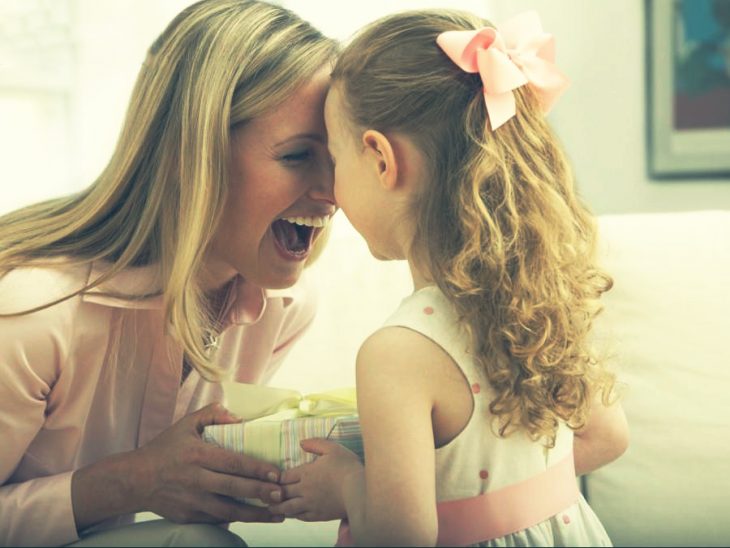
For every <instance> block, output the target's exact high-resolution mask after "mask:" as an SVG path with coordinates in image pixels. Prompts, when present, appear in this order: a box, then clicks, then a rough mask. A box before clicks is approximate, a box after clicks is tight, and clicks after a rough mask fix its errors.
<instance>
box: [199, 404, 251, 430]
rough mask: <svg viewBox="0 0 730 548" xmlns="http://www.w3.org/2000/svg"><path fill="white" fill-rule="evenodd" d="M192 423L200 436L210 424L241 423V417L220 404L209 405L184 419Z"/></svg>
mask: <svg viewBox="0 0 730 548" xmlns="http://www.w3.org/2000/svg"><path fill="white" fill-rule="evenodd" d="M186 418H187V419H188V420H190V421H192V422H193V424H194V425H195V428H196V430H197V431H198V432H200V433H201V434H202V432H203V429H204V428H205V427H206V426H210V425H212V424H232V423H237V422H241V417H237V416H236V415H234V414H233V413H231V412H230V411H228V409H226V408H225V407H223V406H222V405H221V404H220V403H211V404H210V405H206V406H205V407H203V408H202V409H198V410H197V411H195V412H194V413H191V414H190V415H188V416H187V417H186Z"/></svg>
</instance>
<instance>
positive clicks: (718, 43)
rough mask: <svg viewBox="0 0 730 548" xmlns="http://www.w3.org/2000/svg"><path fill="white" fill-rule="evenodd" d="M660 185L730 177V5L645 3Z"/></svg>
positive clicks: (653, 149) (704, 0)
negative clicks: (664, 181)
mask: <svg viewBox="0 0 730 548" xmlns="http://www.w3.org/2000/svg"><path fill="white" fill-rule="evenodd" d="M645 15H646V63H647V93H646V98H647V108H646V111H647V149H648V150H647V152H648V155H647V156H648V162H647V164H648V170H649V176H650V177H652V178H657V179H662V178H680V177H681V178H701V177H722V176H729V177H730V0H645Z"/></svg>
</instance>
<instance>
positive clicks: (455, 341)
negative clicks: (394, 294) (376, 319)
mask: <svg viewBox="0 0 730 548" xmlns="http://www.w3.org/2000/svg"><path fill="white" fill-rule="evenodd" d="M383 327H384V328H386V327H404V328H408V329H410V330H412V331H416V332H417V333H420V334H421V335H422V336H423V337H425V338H426V339H428V340H430V341H431V343H432V344H435V345H437V346H438V347H440V348H441V349H442V350H444V351H445V352H446V353H447V354H449V355H450V356H451V357H452V358H453V359H454V360H455V361H457V362H461V361H462V360H464V359H466V358H467V356H468V354H469V352H470V349H471V338H470V337H469V335H468V332H467V331H466V329H465V325H464V323H463V322H462V321H461V320H460V318H459V315H458V313H457V310H456V308H455V307H454V306H453V304H452V303H451V301H449V299H448V298H447V297H446V295H444V294H443V293H442V292H441V290H440V289H439V288H438V287H437V286H426V287H424V288H422V289H420V290H418V291H415V292H414V293H412V294H411V295H409V296H408V297H406V298H405V299H403V301H402V302H401V304H400V306H399V307H398V308H397V309H396V310H395V312H393V314H391V315H390V317H389V318H388V319H387V320H386V321H385V322H384V324H383Z"/></svg>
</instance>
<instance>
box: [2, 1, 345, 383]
mask: <svg viewBox="0 0 730 548" xmlns="http://www.w3.org/2000/svg"><path fill="white" fill-rule="evenodd" d="M337 49H338V48H337V45H336V43H335V42H334V41H333V40H331V39H329V38H326V37H324V36H323V35H322V34H321V33H320V32H319V31H317V30H316V29H315V28H313V27H312V26H311V25H310V24H309V23H307V22H306V21H303V20H302V19H300V18H299V17H298V16H297V15H295V14H294V13H292V12H291V11H289V10H287V9H284V8H282V7H279V6H275V5H270V4H267V3H264V2H257V1H251V0H202V1H200V2H197V3H195V4H193V5H191V6H189V7H188V8H186V9H185V10H183V11H182V12H181V13H180V14H179V15H177V17H175V18H174V19H173V21H172V22H171V23H170V24H169V25H168V27H167V28H166V29H165V31H164V32H163V33H162V35H161V36H160V37H159V38H158V39H157V40H156V41H155V42H154V43H153V44H152V46H151V47H150V49H149V52H148V55H147V58H146V60H145V62H144V64H143V66H142V68H141V71H140V74H139V76H138V79H137V82H136V84H135V87H134V90H133V92H132V97H131V102H130V105H129V108H128V111H127V116H126V120H125V122H124V125H123V128H122V132H121V135H120V137H119V140H118V142H117V146H116V149H115V151H114V153H113V155H112V157H111V160H110V161H109V163H108V165H107V166H106V168H105V169H104V170H103V172H102V173H101V175H100V176H99V177H98V179H97V180H96V181H95V182H94V184H93V185H91V186H90V187H89V188H87V189H86V190H84V191H82V192H80V193H78V194H76V195H72V196H68V197H63V198H59V199H55V200H50V201H47V202H43V203H39V204H35V205H31V206H29V207H26V208H23V209H20V210H17V211H14V212H11V213H9V214H7V215H5V216H3V217H0V275H3V274H5V273H7V272H9V271H10V270H12V269H14V268H17V267H19V266H21V265H25V264H28V263H33V264H44V263H48V262H49V260H52V259H54V258H58V257H63V258H65V259H68V260H69V261H70V262H71V263H75V264H85V263H91V262H92V261H109V262H110V263H112V266H111V268H110V269H109V270H108V271H107V272H106V273H105V274H104V275H103V276H102V277H100V278H98V279H96V280H91V281H90V283H89V285H87V286H85V287H83V288H81V289H80V290H79V291H77V292H76V293H74V294H72V295H67V296H65V297H64V298H62V299H59V300H57V301H54V302H52V303H47V304H45V305H44V306H46V307H47V306H51V305H53V304H56V303H58V302H60V301H62V300H64V299H67V298H70V297H72V296H74V295H77V294H78V293H80V292H82V291H84V290H87V289H90V288H91V287H95V286H97V285H99V284H101V283H102V282H104V281H105V280H108V279H109V278H111V277H113V276H114V275H115V274H117V273H119V272H120V271H122V270H123V269H125V268H127V267H130V266H142V265H148V264H156V265H158V266H159V269H160V275H161V280H162V284H163V285H162V293H163V300H164V308H165V314H166V318H167V320H168V322H169V324H170V326H171V332H172V334H173V335H174V336H175V337H176V338H177V339H178V340H179V341H180V342H181V344H182V345H183V349H184V351H185V354H186V357H187V359H188V361H189V362H190V363H191V364H192V365H193V366H194V367H195V368H196V369H197V370H198V371H199V372H200V373H201V374H202V375H203V376H204V377H206V378H209V379H213V378H218V377H219V371H218V368H217V367H216V366H215V365H214V363H213V357H212V356H210V355H209V354H208V353H207V352H206V350H205V342H204V340H205V339H206V337H207V336H208V335H209V331H211V330H213V329H215V326H214V325H213V322H212V319H211V312H210V311H209V310H208V306H207V304H206V301H205V300H204V296H203V290H202V288H201V287H200V283H199V278H200V275H201V271H202V267H203V263H202V259H203V255H204V252H205V250H206V247H207V246H208V244H209V243H210V241H211V238H212V236H213V234H214V232H215V229H216V223H217V221H218V219H219V218H220V215H221V212H222V209H223V205H224V203H225V199H226V193H227V188H226V185H227V184H228V180H229V178H228V161H229V156H230V148H229V147H230V145H229V135H230V132H231V130H232V128H234V127H235V126H239V125H241V124H245V123H246V122H247V121H249V120H251V119H253V118H255V117H257V116H260V115H262V114H264V113H265V112H267V111H269V110H271V109H272V108H275V107H276V106H278V105H279V104H281V103H282V102H283V101H284V100H285V99H286V98H288V97H289V96H291V94H292V93H293V92H294V91H295V90H296V89H297V88H299V87H300V86H301V85H303V84H305V83H306V82H307V81H308V80H309V79H311V78H312V77H313V76H314V74H315V73H316V72H317V71H318V70H319V69H320V68H321V67H322V66H323V65H325V64H327V63H331V62H333V61H334V57H335V55H336V53H337ZM323 241H324V239H322V242H323ZM315 255H316V253H315ZM127 297H128V298H135V296H127ZM136 297H137V298H139V297H145V296H136ZM40 308H43V307H38V308H36V309H33V310H27V311H23V312H22V313H30V312H33V311H35V310H38V309H40Z"/></svg>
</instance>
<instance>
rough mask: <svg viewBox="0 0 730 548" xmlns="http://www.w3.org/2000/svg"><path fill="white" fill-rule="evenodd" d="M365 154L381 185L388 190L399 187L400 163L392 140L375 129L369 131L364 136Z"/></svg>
mask: <svg viewBox="0 0 730 548" xmlns="http://www.w3.org/2000/svg"><path fill="white" fill-rule="evenodd" d="M362 144H363V154H365V159H366V162H368V163H369V164H370V165H371V166H372V167H373V169H374V170H375V174H376V176H377V177H378V179H379V180H380V184H381V185H383V187H384V188H385V189H387V190H392V189H394V188H395V187H396V186H397V185H398V163H397V161H396V157H395V153H394V151H393V146H392V145H391V143H390V140H389V139H388V138H387V137H386V136H385V135H383V134H382V133H380V132H379V131H376V130H374V129H368V130H367V131H365V133H363V134H362Z"/></svg>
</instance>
